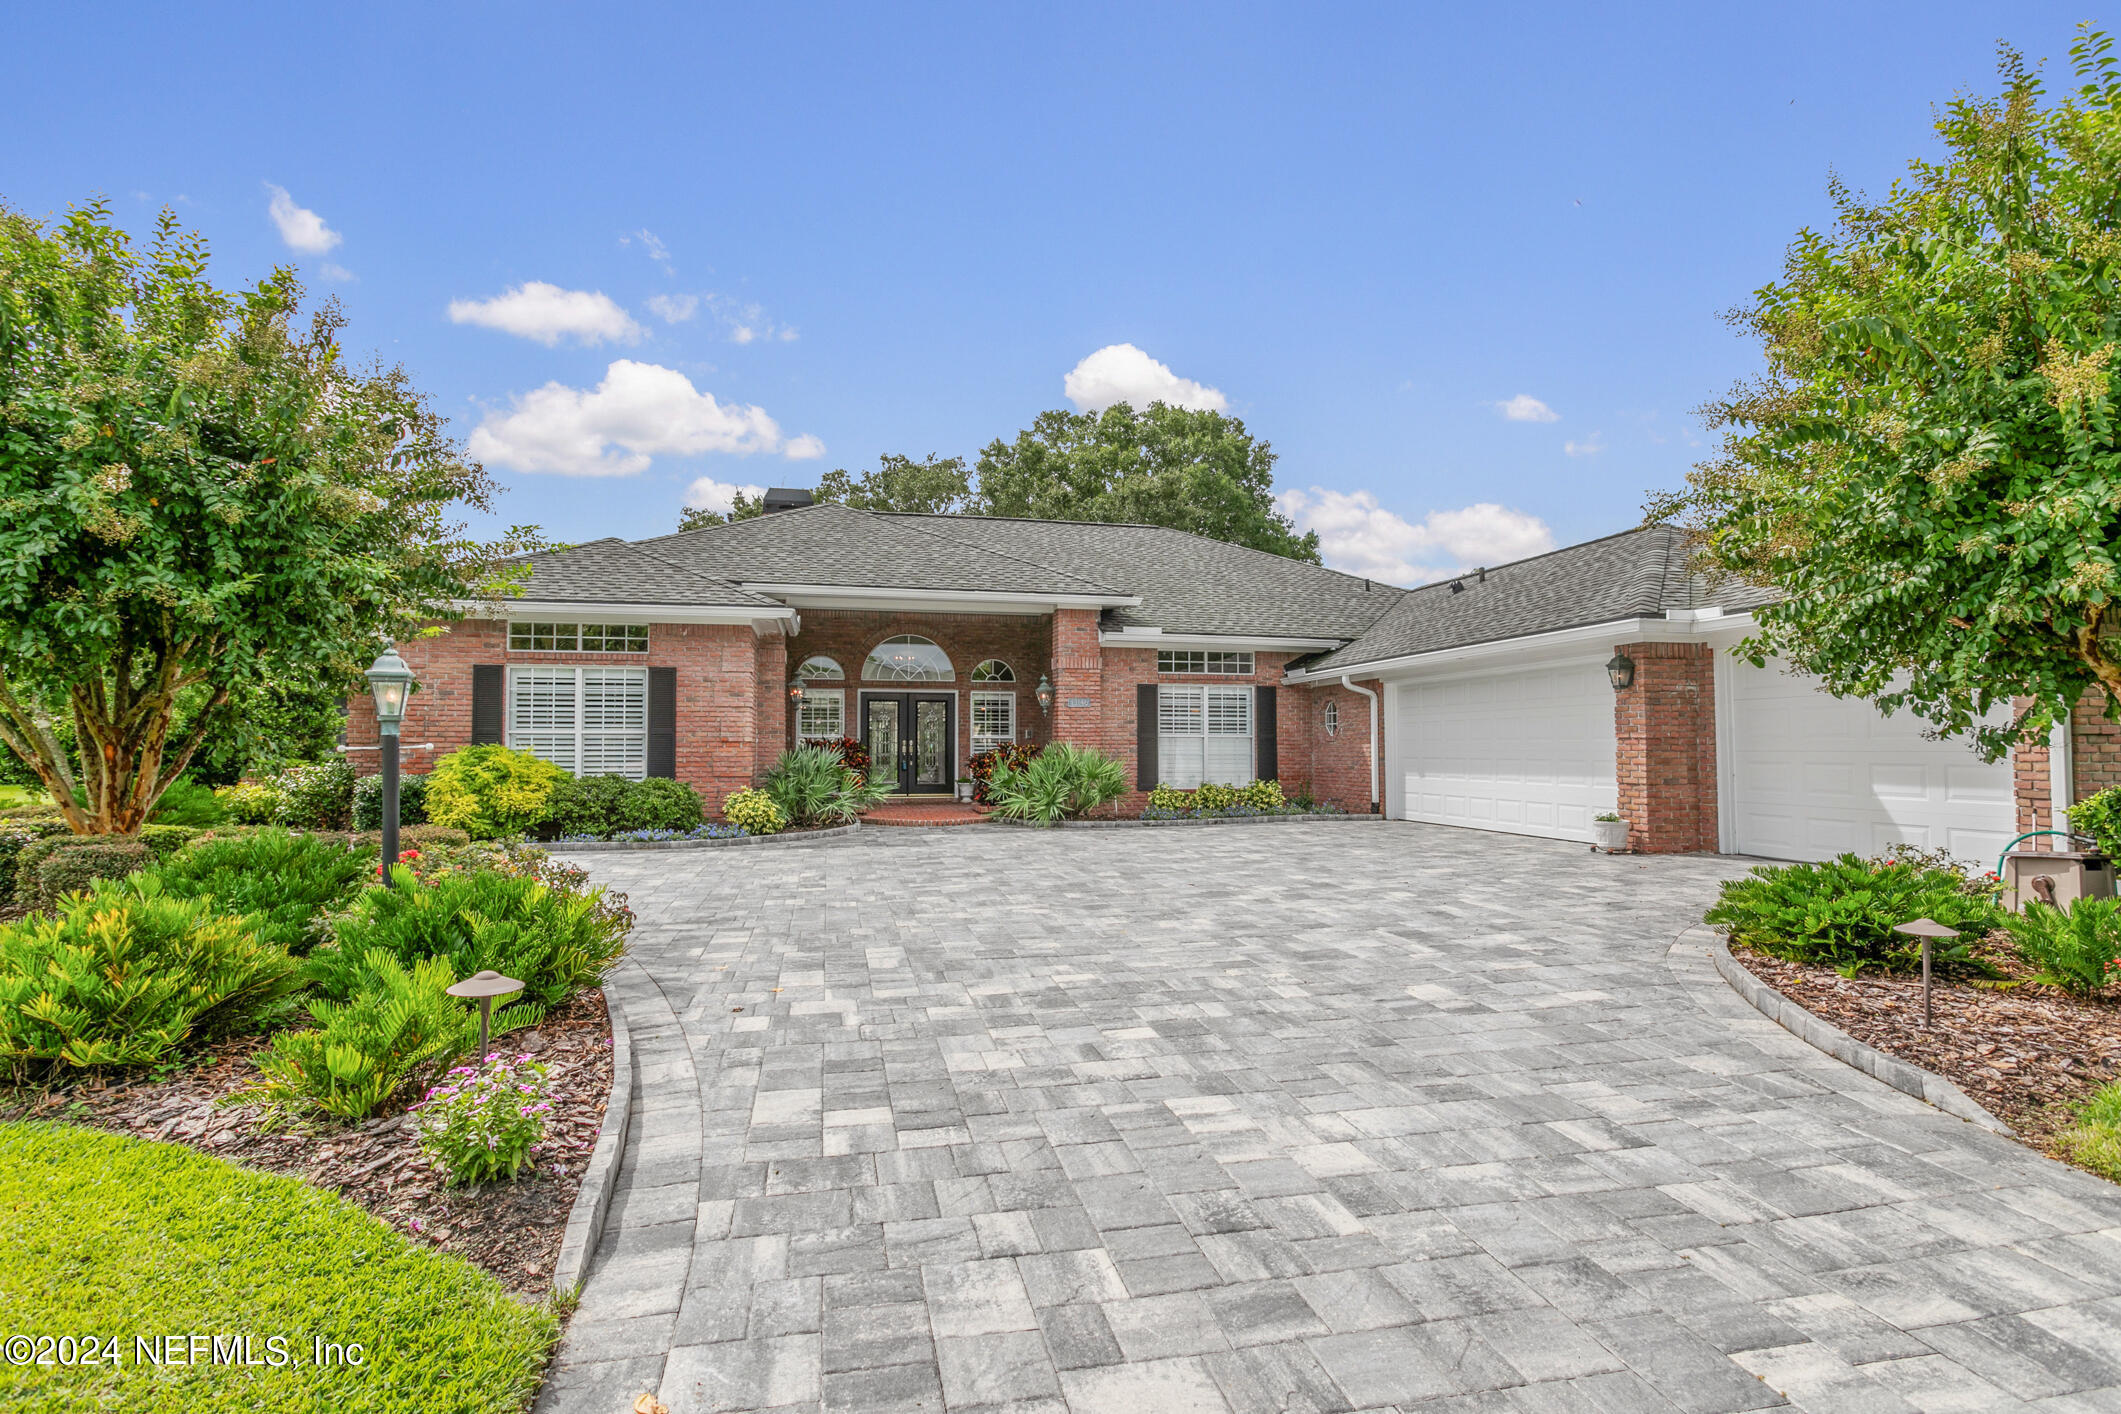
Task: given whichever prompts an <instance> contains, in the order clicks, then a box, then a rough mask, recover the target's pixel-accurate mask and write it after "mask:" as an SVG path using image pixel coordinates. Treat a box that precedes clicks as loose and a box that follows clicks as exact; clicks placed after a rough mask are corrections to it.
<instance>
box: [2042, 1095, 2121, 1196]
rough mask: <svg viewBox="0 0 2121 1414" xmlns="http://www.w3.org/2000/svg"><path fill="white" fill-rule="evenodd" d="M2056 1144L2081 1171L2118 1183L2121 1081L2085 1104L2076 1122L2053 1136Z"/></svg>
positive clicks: (2079, 1111)
mask: <svg viewBox="0 0 2121 1414" xmlns="http://www.w3.org/2000/svg"><path fill="white" fill-rule="evenodd" d="M2055 1143H2056V1146H2057V1147H2058V1148H2060V1149H2061V1150H2062V1151H2063V1152H2064V1153H2065V1154H2067V1155H2069V1157H2070V1158H2071V1159H2072V1160H2074V1161H2075V1162H2076V1163H2078V1164H2080V1165H2081V1166H2083V1167H2084V1168H2087V1169H2089V1170H2091V1172H2093V1173H2095V1174H2098V1175H2099V1176H2100V1177H2101V1178H2105V1179H2109V1180H2111V1181H2113V1182H2115V1183H2121V1081H2117V1082H2115V1083H2114V1084H2112V1085H2109V1086H2107V1087H2106V1088H2105V1089H2103V1090H2101V1091H2100V1092H2099V1093H2098V1094H2096V1095H2094V1096H2092V1097H2091V1098H2090V1099H2089V1100H2086V1101H2085V1102H2084V1107H2083V1108H2082V1109H2080V1110H2078V1111H2077V1122H2076V1123H2075V1124H2074V1125H2071V1126H2070V1127H2069V1128H2068V1129H2065V1130H2064V1131H2062V1133H2060V1134H2059V1135H2057V1136H2055Z"/></svg>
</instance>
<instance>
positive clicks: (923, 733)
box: [862, 692, 957, 795]
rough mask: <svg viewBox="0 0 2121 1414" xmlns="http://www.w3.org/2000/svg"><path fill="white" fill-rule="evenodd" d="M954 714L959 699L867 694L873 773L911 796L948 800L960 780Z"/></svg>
mask: <svg viewBox="0 0 2121 1414" xmlns="http://www.w3.org/2000/svg"><path fill="white" fill-rule="evenodd" d="M956 712H957V695H956V694H955V693H944V694H937V693H932V692H865V693H863V694H862V745H863V746H866V747H868V748H869V769H870V770H871V771H872V772H873V773H874V774H875V776H876V778H877V779H879V780H883V781H893V780H895V781H897V782H898V788H899V790H900V791H901V792H902V793H904V794H907V795H931V794H932V795H948V794H949V793H950V789H951V786H952V784H953V783H954V782H955V780H956V766H957V723H956V722H955V721H954V720H952V719H953V717H954V716H955V715H956Z"/></svg>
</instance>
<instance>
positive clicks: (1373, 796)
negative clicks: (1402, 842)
mask: <svg viewBox="0 0 2121 1414" xmlns="http://www.w3.org/2000/svg"><path fill="white" fill-rule="evenodd" d="M1340 685H1341V686H1342V687H1344V688H1346V689H1347V690H1348V691H1350V692H1359V693H1361V694H1362V695H1363V696H1365V697H1367V698H1369V699H1370V813H1371V814H1372V815H1375V814H1376V813H1377V710H1378V708H1377V694H1376V693H1375V692H1373V691H1371V690H1370V689H1369V688H1367V687H1357V686H1356V685H1355V680H1354V679H1353V678H1351V677H1349V676H1348V675H1347V674H1346V673H1342V674H1341V675H1340Z"/></svg>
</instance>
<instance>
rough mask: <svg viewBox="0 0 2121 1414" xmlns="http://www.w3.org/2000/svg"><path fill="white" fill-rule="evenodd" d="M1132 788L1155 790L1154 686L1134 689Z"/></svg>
mask: <svg viewBox="0 0 2121 1414" xmlns="http://www.w3.org/2000/svg"><path fill="white" fill-rule="evenodd" d="M1134 788H1135V789H1136V790H1155V789H1156V684H1155V683H1153V682H1145V683H1140V684H1138V685H1137V686H1136V687H1135V689H1134Z"/></svg>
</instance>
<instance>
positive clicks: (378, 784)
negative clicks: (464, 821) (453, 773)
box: [353, 772, 427, 830]
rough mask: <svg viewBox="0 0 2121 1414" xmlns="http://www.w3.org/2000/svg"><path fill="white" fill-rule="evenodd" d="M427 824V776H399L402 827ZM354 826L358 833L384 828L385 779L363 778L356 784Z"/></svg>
mask: <svg viewBox="0 0 2121 1414" xmlns="http://www.w3.org/2000/svg"><path fill="white" fill-rule="evenodd" d="M426 823H427V777H425V776H420V775H414V774H411V773H410V772H407V773H405V774H402V775H400V776H399V777H398V826H399V828H400V829H403V828H404V827H406V826H409V825H424V824H426ZM353 827H354V828H355V829H356V830H380V829H382V828H383V778H382V777H381V776H363V777H361V778H360V779H359V780H357V781H355V782H354V788H353Z"/></svg>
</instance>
